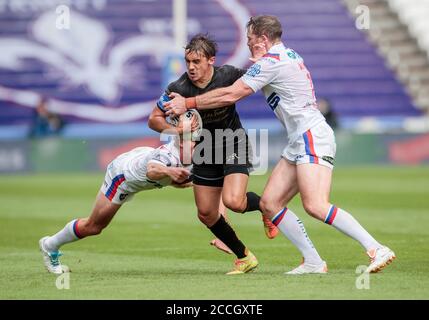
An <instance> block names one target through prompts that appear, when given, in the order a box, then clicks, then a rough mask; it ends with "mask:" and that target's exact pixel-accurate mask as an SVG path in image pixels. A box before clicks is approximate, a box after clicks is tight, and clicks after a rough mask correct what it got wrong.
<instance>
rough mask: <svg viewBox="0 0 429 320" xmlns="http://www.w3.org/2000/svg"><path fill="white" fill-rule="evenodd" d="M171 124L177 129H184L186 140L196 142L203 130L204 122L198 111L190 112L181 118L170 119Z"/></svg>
mask: <svg viewBox="0 0 429 320" xmlns="http://www.w3.org/2000/svg"><path fill="white" fill-rule="evenodd" d="M170 123H171V124H172V125H174V126H175V127H178V126H180V127H182V128H183V138H184V139H185V140H192V141H196V140H197V139H198V138H199V137H200V135H201V132H202V130H203V120H202V119H201V115H200V114H199V113H198V111H197V110H194V109H192V110H188V111H186V112H185V113H184V114H182V115H180V116H176V117H173V118H170Z"/></svg>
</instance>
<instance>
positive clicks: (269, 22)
mask: <svg viewBox="0 0 429 320" xmlns="http://www.w3.org/2000/svg"><path fill="white" fill-rule="evenodd" d="M246 28H247V30H249V31H251V32H252V33H253V34H255V35H257V36H258V37H260V36H262V35H266V36H267V37H268V39H269V40H270V41H275V40H279V39H280V38H281V37H282V33H283V30H282V25H281V23H280V21H279V19H277V17H276V16H268V15H260V16H255V17H251V18H250V20H249V22H247V24H246Z"/></svg>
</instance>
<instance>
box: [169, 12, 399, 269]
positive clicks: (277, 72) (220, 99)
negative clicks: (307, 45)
mask: <svg viewBox="0 0 429 320" xmlns="http://www.w3.org/2000/svg"><path fill="white" fill-rule="evenodd" d="M246 27H247V38H248V43H247V44H248V47H249V49H250V51H251V53H252V58H253V61H254V62H255V63H254V64H253V65H252V66H251V67H250V68H249V69H248V71H247V73H246V74H245V75H243V76H242V77H241V78H240V79H238V80H237V81H235V82H234V83H233V84H232V85H231V86H229V87H225V88H221V89H216V90H213V91H210V92H207V93H205V94H203V95H198V96H196V97H193V98H184V97H182V96H180V95H178V94H177V93H174V92H172V93H171V95H170V98H172V100H171V101H170V102H168V103H166V106H165V108H166V109H167V110H168V111H167V114H169V115H178V114H182V113H183V112H185V111H186V110H187V109H192V108H197V109H198V110H205V109H211V108H216V107H224V106H226V105H230V104H232V103H235V102H236V101H238V100H240V99H242V98H244V97H247V96H249V95H251V94H253V93H255V92H256V91H258V90H262V91H263V93H264V95H265V97H266V100H267V103H268V105H269V106H270V108H271V110H272V111H273V112H274V113H275V115H276V116H277V118H278V119H279V120H280V122H281V123H282V125H283V126H284V127H285V129H286V131H287V136H286V137H285V144H286V147H285V149H284V150H283V152H282V157H281V160H280V161H279V162H278V163H277V165H276V167H275V168H274V170H273V172H272V174H271V176H270V178H269V180H268V182H267V185H266V186H265V189H264V193H263V195H262V197H261V201H260V207H261V209H262V211H263V213H264V215H265V216H266V217H268V218H270V219H271V220H272V222H273V223H274V224H275V225H276V226H277V227H278V228H279V229H280V231H281V232H283V234H284V235H285V236H286V237H288V238H289V239H290V240H291V241H292V243H293V244H294V245H295V246H296V247H297V248H298V249H299V250H300V252H301V253H302V255H303V258H304V261H303V263H302V264H301V265H300V266H298V267H297V268H295V269H294V270H292V271H290V272H288V274H305V273H326V272H327V265H326V263H325V262H324V261H323V260H322V259H321V257H320V256H319V254H318V252H317V251H316V249H315V248H314V246H313V244H312V242H311V240H310V239H309V237H308V236H307V234H306V231H305V229H304V226H303V224H302V222H301V221H300V220H299V219H298V217H297V216H296V215H295V214H294V213H293V212H292V211H291V210H290V209H288V208H286V207H284V206H285V205H287V203H289V201H290V200H291V199H292V198H293V197H294V196H295V195H296V194H297V193H298V192H299V193H300V195H301V201H302V204H303V206H304V209H305V210H306V211H307V213H308V214H310V215H311V216H313V217H314V218H316V219H318V220H321V221H324V222H325V223H327V224H329V225H332V226H333V227H335V228H336V229H338V230H340V231H341V232H343V233H345V234H346V235H348V236H350V237H351V238H353V239H355V240H356V241H358V242H359V243H360V244H361V245H362V246H363V247H364V248H365V250H366V252H367V254H368V256H369V257H370V264H369V266H368V268H367V269H366V271H367V272H378V271H380V270H381V269H383V268H384V267H385V266H386V265H387V264H389V263H390V262H391V261H392V260H393V259H394V258H395V254H394V252H393V251H392V250H390V249H389V248H387V247H386V246H383V245H381V244H380V243H379V242H377V241H376V240H375V239H374V238H373V237H372V236H371V235H370V234H369V233H368V232H367V231H366V230H365V229H364V228H363V227H362V226H361V225H360V224H359V223H358V222H357V221H356V220H355V219H354V218H353V217H352V216H351V215H350V214H349V213H348V212H347V211H345V210H343V209H340V208H338V207H337V206H335V205H334V204H332V203H331V202H330V199H329V194H330V190H331V179H332V169H333V163H334V158H335V152H336V144H335V136H334V132H333V131H332V129H331V127H329V125H328V124H327V123H326V121H325V118H324V117H323V115H322V114H321V113H320V111H319V110H318V109H317V104H316V97H315V92H314V87H313V83H312V80H311V76H310V73H309V71H308V70H307V68H306V67H305V65H304V61H303V59H302V58H301V57H300V56H299V55H298V54H297V53H296V52H295V51H294V50H292V49H290V48H288V47H286V46H285V44H284V43H283V42H282V40H281V35H282V26H281V24H280V22H279V20H278V19H277V17H275V16H268V15H263V16H257V17H252V18H251V19H250V21H249V22H248V23H247V26H246Z"/></svg>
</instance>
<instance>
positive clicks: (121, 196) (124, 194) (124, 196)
mask: <svg viewBox="0 0 429 320" xmlns="http://www.w3.org/2000/svg"><path fill="white" fill-rule="evenodd" d="M126 197H128V193H121V194H120V195H119V200H120V201H124V200H125V198H126Z"/></svg>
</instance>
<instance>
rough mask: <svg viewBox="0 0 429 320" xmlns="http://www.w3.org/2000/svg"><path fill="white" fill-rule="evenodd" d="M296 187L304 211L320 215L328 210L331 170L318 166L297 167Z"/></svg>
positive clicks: (305, 165) (302, 165)
mask: <svg viewBox="0 0 429 320" xmlns="http://www.w3.org/2000/svg"><path fill="white" fill-rule="evenodd" d="M297 178H298V187H299V192H300V195H301V200H302V203H303V205H304V208H305V209H306V211H307V212H308V213H310V214H312V215H318V216H319V215H322V214H323V213H324V212H327V210H328V209H329V194H330V192H331V181H332V169H331V168H329V167H327V166H323V165H318V164H310V163H308V164H300V165H298V166H297Z"/></svg>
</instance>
